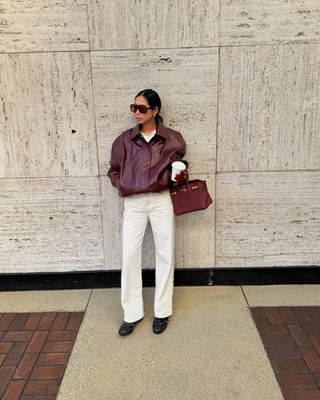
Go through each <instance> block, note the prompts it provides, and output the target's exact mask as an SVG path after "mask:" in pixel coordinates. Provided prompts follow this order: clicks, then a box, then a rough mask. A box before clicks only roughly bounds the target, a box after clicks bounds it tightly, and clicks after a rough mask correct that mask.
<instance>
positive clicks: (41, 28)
mask: <svg viewBox="0 0 320 400" xmlns="http://www.w3.org/2000/svg"><path fill="white" fill-rule="evenodd" d="M0 5H1V10H0V12H1V25H0V52H22V51H23V52H26V51H63V50H69V51H70V50H78V51H79V50H88V49H89V34H88V23H87V9H86V1H85V0H77V1H74V0H64V1H57V0H46V1H43V0H19V1H12V0H2V1H1V4H0Z"/></svg>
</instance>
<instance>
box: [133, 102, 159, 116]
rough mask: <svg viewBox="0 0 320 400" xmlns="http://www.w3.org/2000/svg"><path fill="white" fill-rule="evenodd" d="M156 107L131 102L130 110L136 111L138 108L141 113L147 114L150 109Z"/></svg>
mask: <svg viewBox="0 0 320 400" xmlns="http://www.w3.org/2000/svg"><path fill="white" fill-rule="evenodd" d="M150 109H154V107H147V106H144V105H143V104H141V105H138V104H130V110H131V111H132V112H133V113H135V112H137V110H139V111H140V112H141V114H146V113H147V111H148V110H150Z"/></svg>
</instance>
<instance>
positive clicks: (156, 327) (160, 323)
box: [152, 317, 169, 333]
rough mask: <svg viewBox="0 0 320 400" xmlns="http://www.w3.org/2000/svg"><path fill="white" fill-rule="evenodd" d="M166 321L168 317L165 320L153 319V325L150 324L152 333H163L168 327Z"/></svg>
mask: <svg viewBox="0 0 320 400" xmlns="http://www.w3.org/2000/svg"><path fill="white" fill-rule="evenodd" d="M168 320H169V317H165V318H157V317H154V320H153V324H152V329H153V332H154V333H161V332H163V331H164V330H165V329H166V327H167V325H168Z"/></svg>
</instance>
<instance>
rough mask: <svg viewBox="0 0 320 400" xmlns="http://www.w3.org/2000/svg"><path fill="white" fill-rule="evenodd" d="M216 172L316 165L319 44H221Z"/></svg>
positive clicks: (319, 110) (318, 163) (318, 147)
mask: <svg viewBox="0 0 320 400" xmlns="http://www.w3.org/2000/svg"><path fill="white" fill-rule="evenodd" d="M220 63H221V65H222V66H223V67H222V69H221V81H220V92H219V133H218V149H219V152H218V167H217V169H218V171H261V170H307V169H310V170H313V169H320V157H319V154H320V140H319V126H320V100H319V99H320V89H319V88H320V68H319V66H320V44H309V45H306V44H300V45H295V46H293V45H287V46H247V47H245V46H241V47H225V48H222V49H221V59H220Z"/></svg>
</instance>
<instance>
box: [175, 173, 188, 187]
mask: <svg viewBox="0 0 320 400" xmlns="http://www.w3.org/2000/svg"><path fill="white" fill-rule="evenodd" d="M187 178H188V172H187V171H186V170H183V171H181V172H180V173H179V174H176V175H175V177H174V179H175V180H176V182H177V184H178V185H180V184H181V183H184V182H186V181H187Z"/></svg>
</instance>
